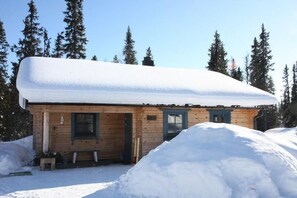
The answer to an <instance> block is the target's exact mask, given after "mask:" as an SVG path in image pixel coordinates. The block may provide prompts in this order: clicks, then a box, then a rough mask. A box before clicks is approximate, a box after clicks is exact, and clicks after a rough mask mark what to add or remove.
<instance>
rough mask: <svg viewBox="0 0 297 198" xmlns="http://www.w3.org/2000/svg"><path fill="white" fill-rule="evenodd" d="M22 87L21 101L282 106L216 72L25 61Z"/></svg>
mask: <svg viewBox="0 0 297 198" xmlns="http://www.w3.org/2000/svg"><path fill="white" fill-rule="evenodd" d="M17 88H18V90H19V92H20V97H21V98H24V99H27V100H28V102H32V103H95V104H99V103H100V104H133V105H137V104H151V105H158V104H160V105H172V104H175V105H185V104H192V105H201V106H217V105H224V106H231V105H240V106H244V107H253V106H257V105H271V104H275V103H277V99H276V97H275V96H273V95H271V94H269V93H267V92H264V91H262V90H259V89H257V88H254V87H252V86H249V85H246V84H244V83H242V82H239V81H237V80H234V79H232V78H230V77H227V76H225V75H223V74H220V73H217V72H211V71H206V70H194V69H173V68H162V67H148V66H140V65H124V64H115V63H107V62H99V61H88V60H72V59H55V58H43V57H30V58H26V59H24V60H23V61H22V62H21V65H20V69H19V73H18V77H17ZM20 104H21V106H22V107H24V104H23V103H22V102H21V101H20Z"/></svg>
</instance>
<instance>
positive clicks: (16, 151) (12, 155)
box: [0, 136, 34, 176]
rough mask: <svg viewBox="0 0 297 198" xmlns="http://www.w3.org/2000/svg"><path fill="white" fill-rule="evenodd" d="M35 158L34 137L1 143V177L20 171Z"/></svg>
mask: <svg viewBox="0 0 297 198" xmlns="http://www.w3.org/2000/svg"><path fill="white" fill-rule="evenodd" d="M33 158H34V151H33V150H32V136H29V137H26V138H23V139H20V140H16V141H13V142H0V176H1V175H7V174H9V173H10V172H14V171H18V170H20V169H21V168H22V167H23V166H26V165H28V164H29V163H30V162H31V161H32V160H33Z"/></svg>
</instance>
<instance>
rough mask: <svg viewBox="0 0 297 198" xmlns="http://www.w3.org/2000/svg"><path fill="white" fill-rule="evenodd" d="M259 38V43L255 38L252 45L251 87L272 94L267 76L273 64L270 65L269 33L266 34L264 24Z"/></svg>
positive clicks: (269, 78)
mask: <svg viewBox="0 0 297 198" xmlns="http://www.w3.org/2000/svg"><path fill="white" fill-rule="evenodd" d="M259 37H260V42H258V41H257V39H256V38H255V39H254V44H253V45H252V59H251V64H250V69H251V85H252V86H254V87H257V88H259V89H262V90H264V91H267V92H269V93H274V91H275V90H274V83H273V80H272V77H271V76H270V75H269V72H270V71H272V70H273V64H274V63H271V59H272V55H271V50H270V46H269V43H268V41H269V33H268V32H266V30H265V27H264V24H262V31H261V34H260V36H259Z"/></svg>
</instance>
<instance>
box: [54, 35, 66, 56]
mask: <svg viewBox="0 0 297 198" xmlns="http://www.w3.org/2000/svg"><path fill="white" fill-rule="evenodd" d="M63 34H64V32H61V33H58V34H57V38H56V40H55V47H54V49H53V52H52V57H55V58H62V57H63V55H64V47H63V40H64V36H63Z"/></svg>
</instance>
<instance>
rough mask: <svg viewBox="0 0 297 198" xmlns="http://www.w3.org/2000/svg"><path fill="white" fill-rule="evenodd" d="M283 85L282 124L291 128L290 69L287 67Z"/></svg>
mask: <svg viewBox="0 0 297 198" xmlns="http://www.w3.org/2000/svg"><path fill="white" fill-rule="evenodd" d="M283 75H284V76H283V83H284V92H283V98H282V101H281V109H280V110H281V115H282V123H283V125H284V126H285V127H291V123H290V121H291V118H290V111H289V105H290V88H289V69H288V66H287V65H286V66H285V68H284V72H283Z"/></svg>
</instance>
